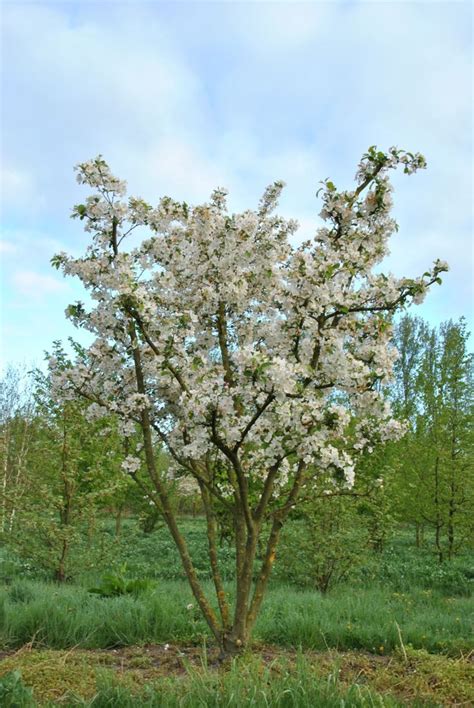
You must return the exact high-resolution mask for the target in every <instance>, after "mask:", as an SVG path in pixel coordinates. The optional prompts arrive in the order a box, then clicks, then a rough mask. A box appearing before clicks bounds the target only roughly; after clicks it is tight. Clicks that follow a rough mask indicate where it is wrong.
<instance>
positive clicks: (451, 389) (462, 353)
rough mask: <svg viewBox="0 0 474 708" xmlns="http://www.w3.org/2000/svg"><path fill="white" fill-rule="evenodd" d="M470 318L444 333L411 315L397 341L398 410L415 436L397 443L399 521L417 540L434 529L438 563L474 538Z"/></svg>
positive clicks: (444, 327)
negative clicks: (414, 530) (473, 515)
mask: <svg viewBox="0 0 474 708" xmlns="http://www.w3.org/2000/svg"><path fill="white" fill-rule="evenodd" d="M468 339H469V333H468V332H467V330H466V324H465V321H464V320H463V319H461V320H460V321H459V322H457V323H453V322H451V321H449V322H446V323H444V324H442V325H441V327H440V328H439V329H430V328H429V327H428V325H427V324H426V323H423V322H422V321H420V320H416V319H414V318H411V317H409V316H406V317H405V318H404V319H403V320H402V321H401V322H400V324H399V325H398V327H397V330H396V337H395V342H396V345H397V347H398V349H399V351H400V353H401V356H400V359H399V362H398V363H397V365H396V374H397V386H396V387H395V389H394V391H395V397H396V407H397V410H399V411H400V414H401V415H402V416H403V417H406V419H407V420H408V422H409V432H408V434H407V435H406V436H405V438H404V439H403V440H401V441H400V442H398V443H396V444H395V448H396V450H397V451H398V453H399V455H400V461H401V462H400V469H399V474H398V475H397V476H395V477H394V478H393V487H394V490H393V499H394V502H395V505H396V509H397V515H398V517H399V518H400V519H402V520H404V521H410V522H414V523H415V525H416V528H417V541H418V543H419V542H420V540H421V537H420V533H421V530H422V529H423V528H424V527H428V528H430V529H432V530H434V539H435V546H436V550H437V554H438V558H439V560H440V561H442V560H443V559H444V558H446V557H448V558H450V557H451V556H452V555H453V553H455V552H456V550H457V549H458V548H459V546H460V545H461V544H462V543H465V542H466V541H467V540H468V539H469V537H470V536H471V534H472V528H473V527H472V521H471V520H470V519H471V513H472V508H473V501H474V500H473V493H474V476H473V475H474V456H473V437H472V436H473V433H472V422H473V391H474V390H473V382H472V364H473V357H472V354H469V351H468Z"/></svg>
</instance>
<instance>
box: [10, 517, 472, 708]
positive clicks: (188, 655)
mask: <svg viewBox="0 0 474 708" xmlns="http://www.w3.org/2000/svg"><path fill="white" fill-rule="evenodd" d="M183 524H184V528H185V529H186V535H187V538H188V540H189V543H190V545H191V548H192V550H193V556H194V558H195V559H196V564H197V567H198V569H199V570H200V574H201V577H202V578H203V580H204V583H205V584H206V583H208V582H210V581H209V580H208V579H207V570H206V565H205V530H204V527H203V524H202V521H201V519H199V518H196V519H185V520H184V521H183ZM94 538H95V540H94V543H93V544H92V545H89V544H88V542H87V538H86V536H84V538H83V539H82V540H81V542H80V543H78V544H77V545H76V547H75V549H74V555H73V558H72V563H71V578H70V580H69V581H68V582H67V583H64V584H62V585H58V584H53V583H51V582H48V581H47V580H46V578H45V577H41V573H39V572H38V571H37V570H35V569H34V568H33V566H32V563H31V562H28V560H25V559H22V560H20V559H19V558H18V557H16V556H15V555H13V554H12V553H11V552H10V553H7V552H4V555H3V557H2V565H1V581H2V587H1V590H0V613H1V614H0V617H1V620H0V646H1V650H2V657H3V659H2V663H1V665H0V674H1V676H2V677H3V678H2V683H1V684H0V704H1V705H11V706H22V705H87V706H89V705H90V706H106V705H107V706H135V705H145V706H148V705H149V706H175V705H176V706H178V705H179V706H181V705H182V706H195V705H197V706H208V705H216V706H221V705H222V706H242V705H252V706H260V705H261V706H267V705H272V706H273V705H274V706H315V705H316V706H326V705H327V706H359V705H360V706H365V705H367V706H392V705H429V706H437V705H470V704H471V702H472V701H474V694H473V692H472V685H473V682H474V674H473V671H472V669H473V663H472V656H473V655H472V644H473V643H472V636H473V632H472V629H473V626H472V620H473V614H474V613H473V610H474V602H473V600H472V592H471V587H472V584H473V577H474V572H473V569H472V567H470V564H469V557H468V556H467V555H465V556H460V557H458V558H456V560H455V561H453V562H451V563H450V564H443V565H439V564H438V563H437V562H436V559H435V558H434V557H433V555H432V553H431V552H430V551H429V550H428V549H414V548H413V544H412V541H411V539H410V537H409V535H408V533H407V532H405V531H403V530H402V531H399V532H398V533H397V534H396V535H395V536H394V537H393V539H392V540H391V541H390V542H389V543H388V544H387V545H386V547H385V549H384V551H383V552H382V553H375V552H374V553H368V554H367V556H366V557H365V558H364V561H363V563H362V564H359V565H358V566H357V567H355V568H354V570H353V572H352V573H350V574H349V575H348V577H347V578H346V579H345V581H344V582H343V583H340V584H338V585H337V586H336V587H334V588H333V589H332V590H330V591H329V592H328V593H326V594H324V595H323V594H321V593H319V592H316V591H315V590H314V589H312V588H310V587H304V586H296V585H295V584H292V585H288V584H287V583H285V582H284V570H285V569H284V568H281V567H279V566H278V563H277V564H276V568H275V571H276V572H275V577H274V579H273V581H272V584H271V587H270V589H269V592H268V596H267V598H266V601H265V603H264V607H263V610H262V613H261V616H260V618H259V620H258V624H257V627H256V632H255V651H254V652H253V654H252V655H250V654H248V655H246V656H243V657H241V658H239V659H237V660H234V661H233V662H230V663H228V664H226V665H224V666H222V665H220V664H219V663H218V662H217V657H216V650H215V648H214V647H213V643H212V641H211V638H210V636H209V633H208V631H207V628H206V625H205V623H204V621H203V620H202V619H201V617H200V615H199V612H198V611H197V610H196V608H195V607H194V606H192V607H190V605H193V599H192V596H191V593H190V591H189V589H188V587H187V584H186V582H185V580H184V578H183V575H182V571H181V568H180V564H179V560H178V558H177V555H176V552H175V550H174V548H173V545H172V542H171V541H170V539H169V538H168V536H167V533H166V531H165V530H164V529H158V530H157V531H155V532H154V533H152V534H144V533H143V532H142V531H141V530H140V529H139V527H138V525H137V523H136V522H135V521H134V520H133V519H126V520H125V522H124V525H123V528H122V531H121V534H120V536H119V537H115V535H114V532H113V528H112V527H111V525H110V524H108V523H103V524H102V525H100V526H99V527H98V529H97V530H96V533H95V537H94ZM221 553H222V560H223V562H224V567H225V568H226V569H227V570H226V573H227V582H228V583H229V592H231V585H230V581H231V577H232V572H233V571H232V558H231V552H230V548H228V547H227V546H225V545H223V546H222V548H221ZM99 569H100V570H99ZM107 573H111V574H112V576H113V578H115V581H116V582H117V583H119V581H120V579H122V580H123V579H126V580H127V581H130V580H137V579H139V580H140V581H144V580H146V581H147V582H142V583H139V584H138V585H137V588H136V590H135V592H131V593H129V594H123V595H120V596H116V597H104V596H101V595H100V594H97V593H91V592H90V589H91V588H97V587H99V588H102V589H104V587H105V586H104V575H106V574H107ZM18 672H20V673H18ZM29 689H32V695H33V698H31V697H30V690H29ZM2 691H3V698H2ZM2 700H3V703H2V702H1V701H2ZM34 701H35V702H34Z"/></svg>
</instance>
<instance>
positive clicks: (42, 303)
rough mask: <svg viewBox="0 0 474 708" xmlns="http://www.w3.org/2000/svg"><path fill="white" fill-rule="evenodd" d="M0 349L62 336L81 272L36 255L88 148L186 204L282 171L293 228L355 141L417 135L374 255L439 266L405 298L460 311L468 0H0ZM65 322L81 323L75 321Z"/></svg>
mask: <svg viewBox="0 0 474 708" xmlns="http://www.w3.org/2000/svg"><path fill="white" fill-rule="evenodd" d="M0 12H1V24H2V56H1V70H2V79H1V104H2V105H1V109H2V123H1V126H0V129H1V131H0V132H1V143H2V145H1V150H2V160H1V172H2V174H1V195H0V196H1V227H2V229H1V241H0V258H1V271H2V286H1V287H2V289H1V333H2V340H1V345H2V346H1V349H2V365H3V366H5V365H6V364H8V363H13V364H19V363H26V364H27V365H32V364H33V365H34V364H40V363H41V361H42V359H43V352H44V350H46V349H50V347H51V344H52V342H53V341H54V340H56V339H63V340H64V339H66V338H67V337H69V336H77V332H76V330H75V329H74V328H73V326H72V325H71V324H70V323H69V322H67V320H66V319H65V316H64V310H65V308H66V306H67V304H68V303H70V302H73V301H75V300H78V299H81V298H83V290H82V288H81V286H80V284H79V283H76V282H74V280H71V279H63V278H62V276H61V275H60V274H58V273H57V271H55V270H54V269H52V268H51V266H50V259H51V257H52V256H53V255H54V253H57V252H58V251H66V252H68V253H72V254H75V255H79V254H80V253H81V252H83V250H84V249H85V247H86V245H87V243H88V236H87V234H85V233H84V232H83V231H82V229H81V224H80V222H77V221H73V220H71V219H70V213H71V208H72V206H73V204H75V203H78V202H80V201H82V200H83V199H84V197H85V196H86V194H87V192H86V191H85V189H84V187H80V186H79V185H78V184H77V183H76V182H75V178H74V173H73V166H74V165H75V164H77V163H78V162H80V161H84V160H86V159H89V158H92V157H95V156H96V155H97V154H99V153H101V154H102V155H103V156H104V157H105V159H106V160H107V161H108V162H109V164H110V165H111V168H112V171H113V172H114V173H115V174H116V175H117V176H118V177H120V178H122V179H126V180H127V182H128V185H129V190H130V193H131V194H133V195H135V196H142V197H144V198H145V199H147V200H148V201H150V202H152V203H156V202H157V201H158V199H159V198H160V197H161V196H163V195H164V194H167V195H170V196H172V197H174V198H176V199H179V200H186V201H188V202H190V203H200V202H203V201H205V200H207V198H208V196H209V194H210V192H211V191H212V189H213V188H215V187H217V186H223V187H226V188H228V189H229V190H230V195H229V202H230V207H231V208H232V209H233V210H235V211H237V210H241V209H246V208H253V207H255V206H256V205H257V203H258V200H259V197H260V195H261V193H262V192H263V190H264V188H265V187H266V186H267V184H269V183H271V182H273V181H274V180H275V179H283V180H285V182H286V184H287V187H286V189H285V192H284V195H283V197H282V199H281V207H280V212H281V213H282V214H283V215H285V216H291V217H293V218H296V219H298V221H299V223H300V230H299V232H298V235H297V237H298V239H301V240H303V239H306V238H310V237H311V236H312V235H313V234H314V232H315V229H316V228H317V226H318V224H319V223H320V220H319V218H318V213H319V211H320V209H321V204H320V202H319V201H318V199H317V198H316V191H317V189H318V187H319V182H320V181H321V180H323V179H325V178H328V177H329V178H331V179H332V180H333V181H334V182H335V183H336V185H337V186H338V187H339V188H351V186H352V185H353V178H354V174H355V170H356V166H357V163H358V161H359V159H360V157H361V155H362V154H363V153H364V152H365V151H366V149H367V148H368V147H369V146H370V145H374V144H376V145H377V146H378V147H379V148H380V149H387V148H388V147H390V146H391V145H397V146H399V147H401V148H404V149H408V150H411V151H420V152H422V153H423V154H424V155H425V156H426V158H427V161H428V169H427V170H426V171H423V172H419V173H417V174H415V175H413V176H410V177H407V176H404V175H403V174H397V175H396V176H395V177H394V179H393V182H394V185H395V217H396V218H397V220H398V222H399V225H400V231H399V233H398V234H397V235H396V236H395V237H394V239H393V241H392V243H391V255H390V256H389V257H388V259H387V261H386V262H385V263H384V264H383V265H384V269H385V270H386V271H391V272H393V273H394V274H395V275H397V276H417V275H421V274H422V273H423V272H424V271H425V270H426V269H427V268H428V267H429V266H430V265H431V264H432V262H433V261H434V260H435V259H436V258H441V259H443V260H447V261H448V262H449V264H450V267H451V270H450V272H449V273H448V274H447V275H446V276H445V278H444V282H443V285H442V286H440V287H436V288H435V289H434V290H432V291H431V292H430V294H429V295H428V296H427V298H426V300H425V303H424V304H423V305H421V306H419V307H417V308H412V309H411V310H410V311H411V312H412V313H413V314H419V315H421V316H423V317H425V318H427V319H428V320H429V321H430V322H431V323H432V325H433V326H434V325H438V324H439V323H440V322H442V321H443V320H446V319H449V318H453V319H457V318H459V317H460V316H462V315H464V316H466V317H467V318H468V321H470V323H471V326H472V314H473V306H472V302H473V285H472V283H473V278H472V275H473V253H472V225H473V223H472V222H473V212H472V187H473V184H472V183H473V172H472V169H473V162H472V118H473V115H472V110H473V109H472V86H471V82H472V7H471V4H470V3H468V2H457V1H456V0H450V1H449V2H436V1H434V0H433V1H431V2H403V1H399V2H385V1H384V0H379V1H372V2H358V1H351V2H338V1H337V0H333V1H330V2H306V3H303V2H292V1H290V0H287V2H258V1H254V2H247V3H240V2H235V1H229V2H226V1H225V0H221V1H220V2H206V3H204V2H192V1H191V0H189V1H187V2H184V1H182V2H180V1H179V0H175V1H174V2H170V3H167V2H158V1H155V2H152V1H149V2H140V0H135V1H134V2H128V3H127V2H119V1H117V0H113V1H112V0H110V1H108V2H107V1H103V2H94V1H92V0H91V1H87V0H82V2H21V1H14V2H13V1H11V2H8V1H5V0H4V1H3V3H2V4H1V10H0ZM79 338H80V337H79Z"/></svg>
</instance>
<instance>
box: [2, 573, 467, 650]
mask: <svg viewBox="0 0 474 708" xmlns="http://www.w3.org/2000/svg"><path fill="white" fill-rule="evenodd" d="M207 588H208V590H209V591H211V588H210V586H209V585H208V586H207ZM191 602H192V597H191V594H190V591H189V589H188V587H187V586H186V584H185V583H184V582H182V581H161V582H159V583H156V585H155V586H154V587H153V586H152V587H151V588H150V590H149V591H148V592H146V593H144V594H142V595H139V596H136V597H134V596H121V597H113V598H101V597H97V596H95V595H92V594H90V593H88V592H87V590H86V589H85V588H82V587H80V586H72V585H69V586H68V585H66V586H58V585H54V584H52V583H49V584H48V583H44V582H39V581H36V582H35V581H15V582H14V583H13V584H12V585H11V586H9V587H6V588H4V589H3V590H1V591H0V644H1V645H2V646H3V647H4V648H13V647H20V646H22V645H23V644H27V643H33V644H34V645H37V646H44V647H49V648H55V649H64V648H68V647H74V646H80V647H89V648H101V647H103V648H106V647H114V646H127V645H132V644H143V643H150V642H176V641H179V642H188V643H196V642H197V643H200V642H201V641H202V639H203V638H204V637H208V636H209V635H208V631H207V627H206V625H205V623H204V621H203V620H202V618H201V616H200V613H199V612H198V611H197V610H196V608H193V609H192V610H188V609H187V605H188V603H191ZM473 617H474V600H473V599H472V598H466V597H454V598H449V597H444V596H442V595H440V594H436V593H431V592H429V591H423V590H421V591H417V592H412V593H410V594H402V593H394V592H391V591H390V590H387V589H383V588H380V587H379V588H377V587H373V588H356V589H354V590H352V591H350V592H348V590H347V589H346V588H343V587H341V588H340V589H338V590H335V591H334V592H332V593H330V594H327V595H320V594H319V593H316V592H314V591H308V590H306V591H304V590H297V589H294V588H291V587H285V586H278V587H273V588H271V589H270V590H269V592H268V594H267V597H266V600H265V603H264V605H263V609H262V613H261V615H260V617H259V620H258V622H257V626H256V631H255V636H256V639H257V640H260V641H264V642H269V643H272V644H279V645H281V646H285V647H298V646H301V647H303V648H305V649H325V648H328V647H329V648H334V649H339V650H346V649H363V650H365V651H369V652H375V653H379V654H386V653H388V652H391V651H393V650H394V649H395V648H396V647H397V646H399V645H400V639H399V635H398V629H397V625H398V626H399V627H400V631H401V634H402V640H403V642H404V643H405V644H407V645H411V646H412V647H413V648H415V649H425V650H428V651H430V652H438V653H446V654H451V655H457V654H459V653H461V652H464V653H466V652H468V651H469V650H470V649H471V648H472V636H473V631H472V630H473Z"/></svg>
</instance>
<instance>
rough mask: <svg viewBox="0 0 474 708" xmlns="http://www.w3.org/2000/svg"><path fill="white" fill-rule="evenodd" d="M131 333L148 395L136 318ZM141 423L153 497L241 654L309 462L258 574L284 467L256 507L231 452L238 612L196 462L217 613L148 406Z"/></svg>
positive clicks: (217, 632) (191, 574)
mask: <svg viewBox="0 0 474 708" xmlns="http://www.w3.org/2000/svg"><path fill="white" fill-rule="evenodd" d="M129 334H130V338H131V341H132V351H133V359H134V368H135V377H136V383H137V392H138V393H140V394H145V392H146V389H145V382H144V375H143V368H142V362H141V356H140V351H139V349H138V347H137V346H133V342H135V341H136V332H135V328H134V325H133V323H132V322H131V321H129ZM140 427H141V430H142V434H143V448H144V454H145V460H146V467H147V472H148V477H149V479H150V481H151V483H152V486H153V490H154V492H153V494H152V500H153V502H154V503H155V505H156V506H157V508H158V509H159V511H160V513H161V515H162V517H163V519H164V521H165V523H166V525H167V526H168V529H169V531H170V533H171V535H172V537H173V540H174V542H175V544H176V547H177V549H178V552H179V555H180V558H181V562H182V565H183V568H184V571H185V573H186V577H187V579H188V582H189V585H190V587H191V590H192V593H193V595H194V598H195V600H196V602H197V604H198V606H199V607H200V609H201V612H202V614H203V616H204V618H205V620H206V622H207V624H208V626H209V628H210V630H211V632H212V634H213V635H214V637H215V639H216V641H217V643H218V644H219V646H220V648H221V653H222V656H225V655H233V654H236V653H239V652H241V651H242V650H243V649H244V648H245V647H246V646H247V645H248V642H249V640H250V637H251V633H252V630H253V627H254V625H255V621H256V619H257V616H258V613H259V610H260V607H261V604H262V601H263V597H264V593H265V590H266V587H267V583H268V579H269V577H270V573H271V569H272V566H273V563H274V560H275V551H276V546H277V543H278V538H279V535H280V530H281V527H282V526H283V523H284V522H285V520H286V518H287V516H288V514H289V513H290V511H291V509H292V508H293V506H294V503H295V501H296V498H297V496H298V493H299V490H300V488H301V485H302V478H303V471H304V464H303V463H300V464H299V465H298V469H297V472H296V475H295V478H294V480H293V484H292V486H291V489H290V491H289V493H288V495H287V497H286V499H285V500H284V503H283V504H282V506H281V507H280V508H279V509H278V511H274V512H273V514H272V522H271V528H270V532H269V535H268V539H267V544H266V548H265V551H264V554H263V559H262V562H261V565H260V568H259V570H258V573H257V574H256V577H255V566H256V556H257V548H258V542H259V539H260V538H261V536H262V532H263V527H264V524H265V521H266V518H267V512H268V505H269V501H270V498H271V495H272V492H273V489H274V483H275V479H276V476H277V474H278V466H274V467H271V468H270V469H269V470H267V471H266V476H265V482H264V485H263V490H262V493H261V496H260V499H259V501H258V503H257V504H256V505H255V507H254V508H252V507H251V505H250V502H249V499H248V489H247V486H246V485H247V482H246V480H245V476H244V475H243V472H242V469H241V467H240V462H239V459H238V456H237V455H236V454H235V453H233V452H231V451H230V450H228V449H227V450H226V451H225V452H226V454H227V456H228V458H229V460H230V462H231V463H232V466H231V472H230V477H231V481H232V483H233V484H232V486H233V489H234V493H233V497H232V499H233V501H231V502H229V503H228V506H229V508H228V511H229V513H232V515H233V519H234V531H235V559H236V562H235V567H236V580H235V605H234V610H233V613H232V612H231V607H230V605H229V600H228V597H227V593H226V592H225V589H224V583H223V580H222V576H221V573H220V570H219V562H218V552H217V520H216V516H215V510H214V506H213V499H212V493H211V487H210V484H209V480H206V479H205V478H203V477H202V476H201V475H200V474H199V472H198V462H196V463H195V467H194V471H195V476H196V478H197V480H198V483H199V486H200V491H201V498H202V502H203V507H204V512H205V516H206V524H207V538H208V552H209V560H210V567H211V574H212V579H213V582H214V588H215V593H216V599H217V607H218V612H216V611H215V610H214V609H213V607H212V605H211V603H210V602H209V600H208V598H207V597H206V595H205V593H204V590H203V588H202V585H201V583H200V582H199V579H198V576H197V573H196V570H195V567H194V564H193V561H192V558H191V555H190V553H189V549H188V546H187V543H186V540H185V538H184V536H183V535H182V534H181V532H180V530H179V527H178V524H177V520H176V516H175V513H174V511H173V509H172V505H171V503H170V500H169V496H168V493H167V489H166V485H165V483H164V481H163V480H162V478H161V477H160V475H159V473H158V470H157V467H156V461H155V451H154V443H153V431H155V432H156V433H158V435H159V434H160V432H159V429H157V428H156V427H155V426H153V421H152V419H151V417H150V414H149V412H148V410H146V409H143V410H142V412H141V415H140ZM132 476H133V477H134V479H135V481H136V482H137V483H138V484H139V485H141V484H142V483H141V482H140V480H139V479H138V477H137V476H136V474H135V475H132ZM147 492H148V490H147ZM254 577H255V582H254Z"/></svg>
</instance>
